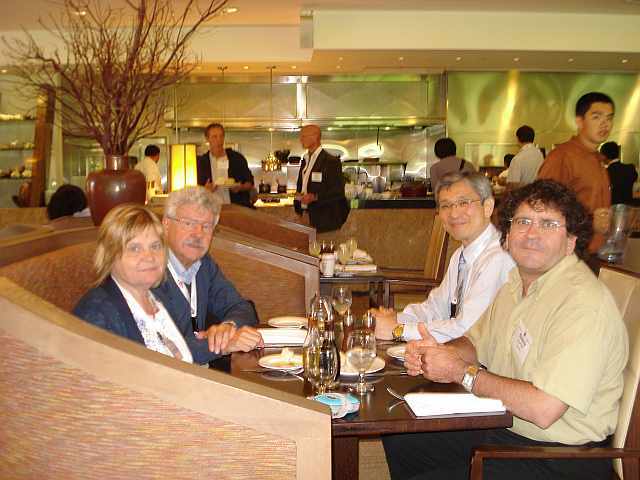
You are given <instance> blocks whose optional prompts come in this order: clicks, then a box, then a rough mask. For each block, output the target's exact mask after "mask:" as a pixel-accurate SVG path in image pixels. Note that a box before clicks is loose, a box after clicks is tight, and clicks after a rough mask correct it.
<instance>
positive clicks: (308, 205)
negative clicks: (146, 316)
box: [293, 125, 349, 233]
mask: <svg viewBox="0 0 640 480" xmlns="http://www.w3.org/2000/svg"><path fill="white" fill-rule="evenodd" d="M300 143H301V144H302V147H303V148H305V149H306V150H307V153H306V154H305V155H304V159H303V160H302V164H301V165H300V173H299V174H298V185H297V188H296V192H297V194H296V199H295V201H294V204H293V206H294V208H295V211H296V213H298V214H299V215H302V214H303V213H304V212H305V211H306V212H307V213H308V214H309V223H310V224H311V226H312V227H315V229H316V230H317V231H318V233H321V232H329V231H332V230H338V229H339V228H340V227H341V226H342V224H343V223H344V222H345V221H346V220H347V217H348V216H349V205H348V204H347V199H346V197H345V196H344V178H343V177H342V164H341V163H340V159H339V158H336V157H334V156H332V155H330V154H329V153H327V152H326V151H325V150H323V149H322V146H321V144H320V127H318V126H317V125H306V126H304V127H302V130H301V131H300Z"/></svg>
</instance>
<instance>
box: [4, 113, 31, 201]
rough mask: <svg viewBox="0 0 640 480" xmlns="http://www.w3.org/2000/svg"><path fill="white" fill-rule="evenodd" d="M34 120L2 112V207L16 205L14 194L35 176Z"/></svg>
mask: <svg viewBox="0 0 640 480" xmlns="http://www.w3.org/2000/svg"><path fill="white" fill-rule="evenodd" d="M34 137H35V120H34V119H33V118H32V117H30V116H25V115H19V114H0V208H10V207H15V206H16V204H15V202H14V201H13V200H12V197H14V196H17V195H18V192H19V190H20V186H21V185H22V184H23V183H24V182H25V181H28V180H29V179H30V178H31V176H32V170H31V167H32V157H33V149H34V147H35V143H34Z"/></svg>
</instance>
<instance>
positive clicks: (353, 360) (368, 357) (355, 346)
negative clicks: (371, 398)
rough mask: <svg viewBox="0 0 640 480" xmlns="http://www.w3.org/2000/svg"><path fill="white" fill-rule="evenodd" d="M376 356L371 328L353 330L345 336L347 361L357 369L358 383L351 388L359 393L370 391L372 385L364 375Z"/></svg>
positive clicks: (374, 340)
mask: <svg viewBox="0 0 640 480" xmlns="http://www.w3.org/2000/svg"><path fill="white" fill-rule="evenodd" d="M375 358H376V336H375V333H374V332H373V330H354V331H352V332H351V333H350V334H349V337H348V338H347V362H348V363H349V364H350V365H351V366H353V368H355V369H357V370H358V383H357V384H356V386H355V387H352V388H351V390H352V391H353V392H356V393H358V394H360V395H364V394H365V393H367V392H372V391H373V390H374V386H373V385H371V384H370V383H366V382H365V380H364V375H365V373H366V372H367V369H368V368H369V367H370V366H371V364H372V363H373V361H374V360H375Z"/></svg>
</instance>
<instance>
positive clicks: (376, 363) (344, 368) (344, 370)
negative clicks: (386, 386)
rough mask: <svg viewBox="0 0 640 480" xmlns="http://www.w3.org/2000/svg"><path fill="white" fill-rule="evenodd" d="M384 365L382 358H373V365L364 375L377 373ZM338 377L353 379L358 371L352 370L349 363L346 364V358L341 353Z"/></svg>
mask: <svg viewBox="0 0 640 480" xmlns="http://www.w3.org/2000/svg"><path fill="white" fill-rule="evenodd" d="M385 365H386V363H385V361H384V360H383V359H382V358H380V357H376V358H374V360H373V363H372V364H371V366H370V367H369V369H368V370H367V372H366V373H367V374H369V373H375V372H379V371H380V370H382V369H383V368H384V366H385ZM340 375H344V376H345V377H353V376H356V375H358V371H357V370H356V369H355V368H353V366H351V364H350V363H348V362H347V356H346V355H345V354H344V353H342V352H340Z"/></svg>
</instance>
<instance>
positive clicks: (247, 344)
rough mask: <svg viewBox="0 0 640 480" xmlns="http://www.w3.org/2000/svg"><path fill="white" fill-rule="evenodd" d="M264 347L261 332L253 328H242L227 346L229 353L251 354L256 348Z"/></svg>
mask: <svg viewBox="0 0 640 480" xmlns="http://www.w3.org/2000/svg"><path fill="white" fill-rule="evenodd" d="M258 347H264V340H263V339H262V335H260V332H258V330H256V329H255V328H252V327H240V328H239V329H238V330H237V331H236V333H235V335H234V336H233V337H232V338H231V341H230V342H229V344H228V346H227V353H232V352H250V351H251V350H253V349H254V348H258Z"/></svg>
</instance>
